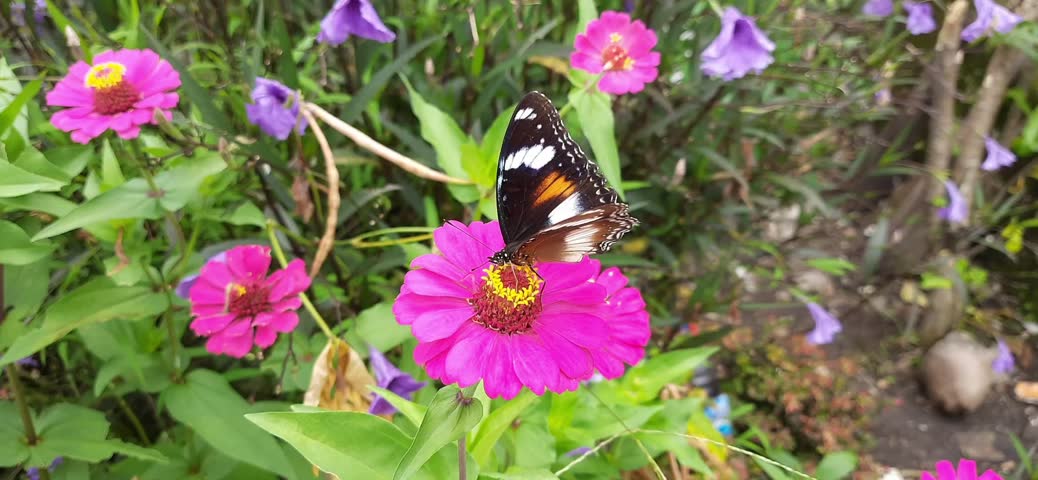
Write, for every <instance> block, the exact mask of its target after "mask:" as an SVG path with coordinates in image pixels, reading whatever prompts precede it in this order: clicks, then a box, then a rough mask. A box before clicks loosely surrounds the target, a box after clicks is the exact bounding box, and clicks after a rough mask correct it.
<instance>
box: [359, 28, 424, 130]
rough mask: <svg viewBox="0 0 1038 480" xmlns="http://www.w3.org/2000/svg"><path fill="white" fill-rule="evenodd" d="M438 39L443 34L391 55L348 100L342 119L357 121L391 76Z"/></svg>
mask: <svg viewBox="0 0 1038 480" xmlns="http://www.w3.org/2000/svg"><path fill="white" fill-rule="evenodd" d="M440 38H443V34H439V35H433V36H431V37H429V38H426V39H425V40H422V41H421V42H418V43H416V44H414V45H411V46H410V47H408V49H407V50H404V51H402V52H400V53H397V54H395V55H393V61H392V62H390V63H389V64H387V65H386V66H384V67H382V68H381V69H379V71H378V72H375V74H374V75H372V76H371V79H370V80H368V81H366V82H364V86H363V87H361V89H360V90H358V91H357V93H356V94H354V95H353V97H352V98H350V103H348V104H346V108H345V109H343V112H342V119H343V120H344V121H346V122H351V123H352V122H354V121H355V120H357V117H358V116H359V115H360V114H361V112H363V111H364V109H365V108H368V105H370V104H371V101H372V100H374V99H375V96H376V95H378V93H379V92H381V91H382V89H384V88H385V87H386V83H387V82H389V79H390V78H393V74H395V73H397V72H399V71H400V70H401V69H403V68H404V67H405V66H407V65H408V64H409V63H410V62H411V59H413V58H414V57H416V56H417V55H418V54H419V53H421V52H422V50H425V47H428V46H429V45H430V44H432V43H433V42H435V41H436V40H439V39H440Z"/></svg>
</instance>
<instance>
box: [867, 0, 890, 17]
mask: <svg viewBox="0 0 1038 480" xmlns="http://www.w3.org/2000/svg"><path fill="white" fill-rule="evenodd" d="M861 13H864V14H865V15H869V16H872V17H885V16H887V15H890V14H891V13H894V1H893V0H869V1H867V2H865V6H864V7H861Z"/></svg>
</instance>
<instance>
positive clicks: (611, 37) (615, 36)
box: [609, 32, 624, 43]
mask: <svg viewBox="0 0 1038 480" xmlns="http://www.w3.org/2000/svg"><path fill="white" fill-rule="evenodd" d="M623 39H624V36H623V35H620V34H619V33H616V32H613V33H611V34H609V41H610V42H613V43H620V41H621V40H623Z"/></svg>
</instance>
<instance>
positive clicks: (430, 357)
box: [393, 222, 650, 399]
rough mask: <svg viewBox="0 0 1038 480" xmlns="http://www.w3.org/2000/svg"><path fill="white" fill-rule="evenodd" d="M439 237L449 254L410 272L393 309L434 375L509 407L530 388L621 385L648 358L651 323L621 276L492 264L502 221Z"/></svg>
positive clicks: (429, 258)
mask: <svg viewBox="0 0 1038 480" xmlns="http://www.w3.org/2000/svg"><path fill="white" fill-rule="evenodd" d="M433 236H434V239H435V242H436V246H437V248H438V249H439V250H440V251H441V252H443V254H442V255H437V254H427V255H422V256H420V257H418V258H416V259H415V260H414V261H413V262H412V263H411V267H412V268H415V270H412V271H411V272H408V274H407V276H406V277H404V285H403V286H402V287H401V288H400V296H398V297H397V299H396V303H395V304H394V305H393V313H394V314H396V319H397V321H398V322H400V323H402V324H404V325H410V326H411V332H412V333H413V334H414V336H415V337H416V338H417V339H418V342H419V343H418V346H417V347H416V348H415V351H414V355H415V361H416V362H418V363H419V364H420V365H424V366H425V369H426V371H427V372H428V373H429V376H431V377H433V378H437V379H440V380H442V381H443V382H444V383H457V384H458V385H459V386H461V387H466V386H469V385H473V384H475V383H477V382H479V381H480V380H482V381H483V386H484V388H485V389H486V392H487V395H489V396H491V397H494V398H498V397H503V398H506V399H508V398H512V397H514V396H516V395H517V394H518V393H519V391H520V390H521V389H522V387H523V386H526V387H529V388H530V390H531V391H533V392H534V393H535V394H537V395H541V394H543V393H544V391H545V390H546V389H547V390H551V391H553V392H564V391H569V390H575V389H576V388H577V387H578V386H579V385H580V382H581V381H582V380H587V379H590V378H591V376H592V375H593V374H594V372H595V370H598V371H599V372H601V373H602V375H603V376H604V377H605V378H610V379H611V378H616V377H619V376H620V375H622V374H623V372H624V364H625V363H626V364H628V365H634V364H635V363H637V362H638V361H640V360H641V359H642V357H643V356H644V355H645V345H646V344H647V343H648V341H649V335H650V330H649V314H648V312H646V311H645V301H644V300H643V299H642V296H641V293H640V292H638V290H637V289H635V288H630V287H627V278H626V277H624V275H623V274H621V273H620V270H619V269H617V268H615V267H614V268H608V269H606V270H605V271H602V269H601V264H600V263H599V262H598V261H597V260H591V259H588V258H584V259H583V260H582V261H580V262H577V263H540V264H537V265H536V267H533V268H531V267H526V266H518V265H505V266H499V265H493V264H489V265H488V263H487V258H488V257H490V256H491V255H492V254H493V253H494V252H496V251H497V250H499V249H502V248H504V241H503V240H502V239H501V230H500V228H499V227H498V224H497V222H490V223H482V222H473V223H472V224H471V225H468V226H466V225H463V224H461V223H458V222H451V225H444V226H443V227H440V228H438V229H436V231H435V232H434V233H433ZM481 268H483V271H482V273H479V269H481Z"/></svg>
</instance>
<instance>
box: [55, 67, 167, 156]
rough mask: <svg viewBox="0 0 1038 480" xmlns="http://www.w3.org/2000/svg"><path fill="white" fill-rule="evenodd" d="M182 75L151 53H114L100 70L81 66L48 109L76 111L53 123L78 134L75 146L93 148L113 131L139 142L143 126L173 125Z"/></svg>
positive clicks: (59, 86) (63, 82) (61, 115)
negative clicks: (170, 122)
mask: <svg viewBox="0 0 1038 480" xmlns="http://www.w3.org/2000/svg"><path fill="white" fill-rule="evenodd" d="M178 87H180V74H179V73H177V71H176V70H174V69H173V67H172V66H170V64H169V62H167V61H165V60H163V59H162V58H159V56H158V54H156V53H155V52H153V51H151V50H116V51H112V50H109V51H107V52H104V53H101V54H99V55H96V56H95V57H94V64H93V65H87V64H86V63H85V62H82V61H80V62H76V63H75V64H74V65H72V67H71V68H69V72H68V75H65V78H63V79H61V81H60V82H58V84H57V85H55V86H54V89H53V90H51V91H50V92H48V93H47V105H50V106H58V107H70V108H67V109H65V110H61V111H59V112H57V113H55V114H54V116H52V117H51V118H50V121H51V123H53V124H54V126H55V127H57V128H59V129H61V130H63V131H66V132H72V140H73V141H75V142H78V143H87V142H89V141H90V140H91V139H93V138H94V137H97V136H98V135H101V134H102V133H104V131H105V130H108V129H111V130H114V131H115V133H117V134H119V136H120V137H122V138H126V139H129V138H136V137H137V135H140V133H141V125H146V124H149V123H152V124H153V123H156V120H155V114H156V112H161V114H162V115H163V116H165V117H166V119H167V120H171V119H172V118H173V114H172V112H171V111H170V110H171V109H172V108H174V107H176V106H177V102H179V100H180V97H178V96H177V94H176V92H174V91H173V90H176V89H177V88H178Z"/></svg>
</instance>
